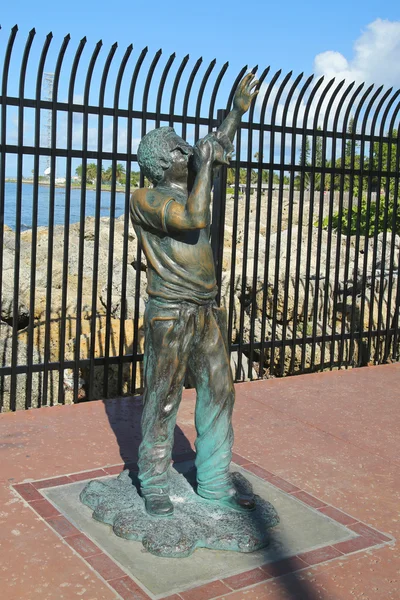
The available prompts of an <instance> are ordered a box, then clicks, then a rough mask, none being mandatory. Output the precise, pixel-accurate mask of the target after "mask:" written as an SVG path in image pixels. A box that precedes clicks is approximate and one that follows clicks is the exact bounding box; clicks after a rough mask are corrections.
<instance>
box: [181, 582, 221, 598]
mask: <svg viewBox="0 0 400 600" xmlns="http://www.w3.org/2000/svg"><path fill="white" fill-rule="evenodd" d="M231 591H232V590H231V589H230V588H229V587H228V586H227V585H225V584H224V583H222V581H219V580H218V581H212V582H211V583H206V584H205V585H200V586H199V587H196V588H193V589H191V590H186V591H185V592H179V595H180V596H181V597H182V598H183V600H211V599H212V598H216V597H218V596H222V594H227V593H229V592H231Z"/></svg>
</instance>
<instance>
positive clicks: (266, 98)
mask: <svg viewBox="0 0 400 600" xmlns="http://www.w3.org/2000/svg"><path fill="white" fill-rule="evenodd" d="M281 73H282V71H281V69H279V71H277V72H276V73H275V75H274V76H273V77H272V79H271V81H270V83H269V86H268V88H267V89H266V92H265V95H264V98H263V102H262V106H261V111H260V124H261V127H262V125H263V124H264V122H265V115H266V111H267V107H268V103H269V100H270V98H271V94H272V90H273V89H274V87H275V83H276V82H277V81H278V79H279V77H280V76H281ZM274 139H275V138H274V129H273V121H272V118H271V131H270V161H269V163H270V165H269V170H268V192H267V203H268V205H267V219H266V223H265V232H266V233H265V255H264V273H263V281H264V289H263V293H262V305H261V334H260V342H261V348H260V370H261V369H264V350H265V345H264V342H265V328H266V314H267V302H268V293H269V285H268V266H269V260H268V259H269V256H268V248H269V246H270V242H271V216H272V183H273V156H274V153H273V147H274ZM258 153H259V155H260V154H261V155H263V153H264V131H263V129H262V128H261V129H260V137H259V142H258ZM271 156H272V159H271ZM271 163H272V164H271ZM271 169H272V176H271ZM243 309H244V307H243V304H242V303H241V305H240V332H242V329H243ZM239 339H242V334H241V333H240V338H239ZM238 358H241V354H240V352H239V357H238ZM238 364H239V360H238ZM272 372H273V367H271V364H270V374H272Z"/></svg>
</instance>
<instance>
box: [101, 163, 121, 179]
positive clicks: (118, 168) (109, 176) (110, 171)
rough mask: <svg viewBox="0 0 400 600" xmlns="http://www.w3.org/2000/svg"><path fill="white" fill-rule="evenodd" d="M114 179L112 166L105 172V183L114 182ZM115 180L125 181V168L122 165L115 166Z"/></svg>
mask: <svg viewBox="0 0 400 600" xmlns="http://www.w3.org/2000/svg"><path fill="white" fill-rule="evenodd" d="M112 178H113V167H112V165H111V166H110V167H108V169H107V170H106V171H105V172H104V181H112ZM115 180H116V181H118V182H121V183H122V182H123V181H125V167H124V165H123V164H122V163H117V164H116V165H115Z"/></svg>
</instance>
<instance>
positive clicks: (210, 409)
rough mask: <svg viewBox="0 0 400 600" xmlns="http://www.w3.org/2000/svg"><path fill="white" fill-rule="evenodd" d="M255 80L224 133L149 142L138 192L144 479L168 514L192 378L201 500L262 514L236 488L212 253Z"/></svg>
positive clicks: (230, 398)
mask: <svg viewBox="0 0 400 600" xmlns="http://www.w3.org/2000/svg"><path fill="white" fill-rule="evenodd" d="M256 85H257V81H256V80H255V79H254V75H253V74H252V73H249V74H248V75H247V76H246V77H245V78H244V79H243V80H242V82H241V83H240V84H239V86H238V89H237V91H236V94H235V97H234V102H233V109H232V111H231V112H230V113H229V115H228V116H227V118H226V119H225V120H224V122H223V123H222V125H221V127H220V128H219V130H218V132H216V133H213V134H209V135H207V136H206V137H205V138H204V139H203V140H200V141H199V142H197V144H196V145H195V146H194V148H192V147H191V146H190V145H189V144H187V143H186V142H185V141H184V140H183V139H182V138H180V137H179V136H178V135H177V134H176V133H175V131H174V130H173V129H172V128H171V127H161V128H159V129H155V130H153V131H151V132H150V133H148V134H147V135H145V136H144V138H143V139H142V141H141V143H140V145H139V148H138V162H139V165H140V167H141V169H142V171H143V173H144V175H146V176H147V178H148V179H149V180H150V181H151V182H152V184H153V186H154V187H153V188H152V189H148V188H141V189H138V190H136V191H135V192H134V193H133V194H132V198H131V205H130V211H131V219H132V223H133V225H134V227H135V230H136V232H137V235H138V239H139V242H140V244H141V247H142V249H143V252H144V253H145V255H146V259H147V282H148V287H147V292H148V295H149V300H148V302H147V305H146V311H145V357H144V385H145V392H144V410H143V416H142V436H143V439H142V443H141V445H140V448H139V480H140V483H141V493H142V496H143V497H144V500H145V505H146V510H147V512H148V513H149V514H151V515H156V516H169V515H171V514H172V513H173V504H172V502H171V500H170V497H169V488H168V471H169V468H170V463H171V454H172V445H173V439H174V428H175V424H176V416H177V412H178V408H179V404H180V401H181V396H182V389H183V385H184V380H185V375H186V372H187V371H189V372H190V375H191V380H192V381H193V382H194V386H195V388H196V392H197V400H196V411H195V425H196V431H197V439H196V442H195V447H196V461H195V465H196V477H197V494H198V495H200V496H202V497H203V498H207V499H209V500H214V501H217V502H219V503H221V504H223V505H227V506H229V507H231V508H234V509H236V510H242V511H247V510H251V509H253V508H254V499H253V498H252V497H248V496H247V497H246V496H242V495H240V494H239V493H238V492H237V490H236V489H235V488H234V486H233V484H232V483H231V480H230V476H229V464H230V461H231V455H232V445H233V430H232V409H233V404H234V397H235V392H234V386H233V379H232V373H231V367H230V360H229V350H228V340H227V335H226V315H225V311H224V310H223V309H221V308H219V307H218V306H217V304H216V302H215V296H216V294H217V284H216V278H215V268H214V261H213V255H212V251H211V245H210V237H209V226H210V202H211V187H212V181H213V168H214V167H215V166H216V165H220V164H229V159H230V154H231V152H232V150H233V146H232V141H233V138H234V136H235V133H236V130H237V128H238V126H239V124H240V121H241V118H242V115H243V114H244V113H245V112H246V111H247V110H248V109H249V107H250V104H251V101H252V99H253V98H254V97H255V95H256V94H257V92H256V91H255V89H254V88H255V87H256Z"/></svg>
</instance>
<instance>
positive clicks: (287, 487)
mask: <svg viewBox="0 0 400 600" xmlns="http://www.w3.org/2000/svg"><path fill="white" fill-rule="evenodd" d="M268 481H270V482H271V483H272V485H276V487H277V488H279V489H280V490H283V491H284V492H287V493H288V494H291V493H292V492H300V491H301V490H300V488H298V487H297V485H293V484H292V483H290V482H289V481H286V479H282V477H278V476H277V475H275V476H274V477H273V478H272V479H270V480H268Z"/></svg>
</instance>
